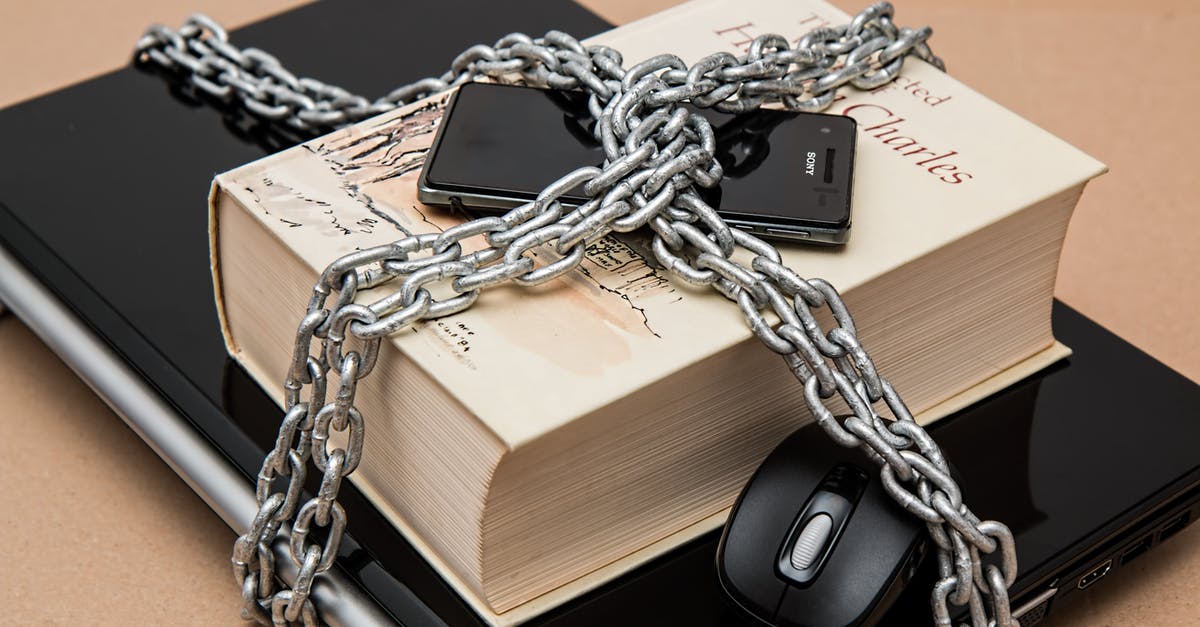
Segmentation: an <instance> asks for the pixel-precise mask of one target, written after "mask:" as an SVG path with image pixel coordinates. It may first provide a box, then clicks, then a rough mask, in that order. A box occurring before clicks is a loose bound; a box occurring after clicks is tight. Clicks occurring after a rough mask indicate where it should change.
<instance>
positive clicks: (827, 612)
mask: <svg viewBox="0 0 1200 627" xmlns="http://www.w3.org/2000/svg"><path fill="white" fill-rule="evenodd" d="M880 483H881V482H879V481H872V482H871V483H870V485H869V486H868V487H867V489H866V490H865V491H864V493H863V496H862V498H861V500H860V501H859V503H858V506H857V507H855V509H854V512H853V513H852V514H851V516H850V518H849V520H848V521H847V523H846V526H845V528H844V529H843V532H842V535H841V537H840V538H838V540H837V543H836V545H835V546H834V547H833V549H832V551H831V553H830V555H829V557H828V558H827V559H826V563H825V565H824V568H823V569H822V570H821V572H820V573H819V575H818V577H817V579H815V580H814V581H813V582H812V583H811V585H810V586H809V587H808V588H800V587H792V588H789V590H788V592H787V593H786V594H785V595H784V598H783V601H782V602H781V603H780V605H779V613H778V615H777V620H778V622H779V623H780V624H788V621H789V620H791V621H792V624H805V625H853V624H860V623H863V622H870V619H871V618H872V617H876V616H879V615H881V613H882V612H883V611H885V610H886V609H887V607H888V606H889V605H890V604H891V602H892V601H894V600H895V594H896V593H898V591H899V590H900V589H901V588H902V586H903V583H904V582H903V581H900V580H901V579H903V578H904V577H905V576H906V574H907V573H908V572H909V570H910V569H909V565H910V561H911V559H912V557H913V556H914V555H915V554H916V553H917V551H916V550H915V549H916V548H917V547H918V546H919V545H920V542H921V540H922V539H923V538H924V526H923V525H922V524H921V523H920V521H919V520H917V519H916V518H915V517H914V516H912V515H911V514H909V513H908V512H906V511H904V510H903V509H902V508H901V507H899V506H898V505H896V503H895V502H894V501H892V500H891V497H890V496H888V495H887V493H886V492H884V490H883V489H882V487H881V485H880Z"/></svg>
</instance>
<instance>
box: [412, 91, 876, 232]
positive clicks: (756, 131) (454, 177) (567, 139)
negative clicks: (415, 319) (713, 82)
mask: <svg viewBox="0 0 1200 627" xmlns="http://www.w3.org/2000/svg"><path fill="white" fill-rule="evenodd" d="M696 111H697V112H698V113H700V114H701V115H703V116H705V117H706V118H707V119H708V120H709V122H710V123H712V125H713V129H714V131H715V133H716V137H717V160H718V161H719V162H720V163H721V166H722V167H723V168H724V171H725V176H724V178H723V179H722V180H721V182H720V184H719V185H717V186H715V187H712V188H707V189H704V188H701V190H700V195H701V197H702V198H704V200H705V201H706V202H708V203H709V204H710V205H711V206H712V207H713V208H715V209H716V210H717V211H718V213H719V214H720V215H721V216H722V217H723V218H724V219H725V221H726V222H728V223H729V224H730V225H731V226H735V227H738V228H741V229H743V230H746V231H749V232H752V233H754V234H755V235H758V236H761V237H768V238H772V239H781V240H787V241H799V242H808V243H818V244H842V243H845V242H846V240H847V239H848V238H849V235H850V191H851V183H852V181H853V177H854V140H855V123H854V120H853V119H851V118H848V117H845V116H838V115H825V114H815V113H794V112H788V111H777V110H767V109H764V110H759V111H755V112H753V113H748V114H742V115H728V114H722V113H718V112H716V111H712V110H708V109H696ZM594 124H595V120H593V119H592V117H591V115H590V113H589V112H588V108H587V95H586V94H584V93H582V92H570V91H558V90H546V89H534V88H530V87H517V86H510V85H495V84H487V83H469V84H466V85H463V86H462V87H461V88H459V90H458V92H457V93H456V94H455V95H454V96H453V98H452V100H451V101H450V102H449V103H448V104H447V107H446V113H445V115H444V117H443V119H442V123H441V125H440V127H439V128H438V132H437V136H436V137H435V139H434V142H433V146H432V148H431V149H430V153H429V156H428V157H427V158H426V160H425V166H424V169H423V170H422V173H421V179H420V183H419V185H418V198H419V199H420V200H421V202H424V203H426V204H430V205H441V206H452V207H457V206H461V207H464V208H467V209H474V210H477V211H492V212H500V211H505V210H508V209H511V208H513V207H516V206H518V205H520V204H522V203H524V202H528V201H530V200H533V199H534V198H536V197H537V194H538V192H540V191H541V190H542V189H543V188H545V186H546V185H548V184H550V183H552V182H553V181H555V180H556V179H558V178H559V177H560V176H562V175H563V174H566V173H567V172H570V171H571V170H574V169H576V168H580V167H584V166H598V165H600V164H601V163H602V162H603V161H604V152H603V150H602V148H601V146H600V143H599V142H598V141H597V140H596V138H595V135H594V134H593V128H594ZM587 200H588V198H587V197H586V196H584V195H583V193H582V190H579V189H575V190H571V192H569V193H568V194H566V195H565V196H563V197H561V198H560V201H561V202H563V203H564V204H566V205H569V206H578V205H580V204H582V203H584V202H586V201H587Z"/></svg>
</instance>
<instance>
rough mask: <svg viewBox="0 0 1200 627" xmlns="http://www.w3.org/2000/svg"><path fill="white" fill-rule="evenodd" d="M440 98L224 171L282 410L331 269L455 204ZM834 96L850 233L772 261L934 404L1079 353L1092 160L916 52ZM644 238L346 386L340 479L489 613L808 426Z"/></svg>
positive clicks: (675, 518)
mask: <svg viewBox="0 0 1200 627" xmlns="http://www.w3.org/2000/svg"><path fill="white" fill-rule="evenodd" d="M847 20H848V17H847V16H846V15H845V14H843V13H842V12H840V11H838V10H837V9H834V8H833V7H831V6H829V5H827V4H824V3H822V2H819V1H816V0H805V1H802V2H782V1H779V0H756V1H754V2H737V3H734V2H731V1H729V0H697V1H694V2H690V3H687V4H683V5H680V6H678V7H675V8H673V9H670V10H668V11H666V12H664V13H660V14H658V15H655V16H651V17H649V18H646V19H644V20H641V21H639V22H635V23H633V24H630V25H628V26H624V27H621V28H618V29H615V30H613V31H610V32H608V33H605V34H603V35H600V36H598V37H595V38H593V39H592V40H589V41H588V42H587V43H603V44H606V45H609V46H612V47H614V48H616V49H617V50H620V51H621V52H622V53H623V55H624V56H625V58H626V59H627V60H628V61H635V60H638V59H642V58H646V57H649V56H652V55H654V54H658V53H662V52H671V53H674V54H677V55H679V56H681V57H682V58H683V59H684V60H685V61H688V62H692V61H695V60H696V59H698V58H700V57H701V56H704V55H706V54H709V53H711V52H713V51H717V50H727V51H729V52H733V53H739V52H741V51H742V50H743V49H744V47H745V46H746V45H747V44H748V43H749V41H750V40H751V39H752V38H753V37H754V36H756V35H758V34H762V33H767V32H779V33H781V34H784V35H785V36H788V37H789V38H793V39H797V40H798V39H799V38H800V36H802V35H803V34H804V33H805V32H807V31H808V30H811V29H812V28H815V27H817V26H821V25H828V24H837V23H844V22H845V21H847ZM447 98H448V95H446V94H443V95H439V96H435V97H432V98H430V99H427V100H425V101H421V102H418V103H415V104H413V105H410V106H407V107H404V108H402V109H398V110H396V111H393V112H390V113H387V114H384V115H381V116H379V117H376V118H373V119H370V120H367V121H365V122H362V123H360V124H357V125H355V126H352V127H348V128H346V129H342V130H340V131H337V132H334V133H332V134H330V135H327V136H325V137H321V138H318V139H315V140H313V141H310V142H308V143H306V144H303V145H301V146H297V147H296V148H293V149H289V150H286V151H283V152H281V153H278V154H275V155H272V156H270V157H267V158H264V159H262V160H259V161H256V162H254V163H252V164H249V165H246V166H244V167H241V168H238V169H236V170H233V171H231V172H227V173H225V174H222V175H220V176H218V177H217V179H216V181H215V182H214V186H213V194H212V203H211V205H212V214H211V215H212V219H211V233H212V262H213V270H214V279H215V284H216V292H217V299H218V306H219V311H220V314H221V319H222V324H223V328H224V332H225V336H226V341H227V344H228V348H229V351H230V354H231V355H233V356H234V358H235V359H237V360H238V361H239V362H240V363H241V364H242V365H243V366H245V368H246V369H247V371H248V372H250V373H251V375H252V376H253V377H255V379H256V380H257V381H259V383H260V384H262V385H263V386H264V388H266V389H267V390H268V391H270V392H271V393H272V394H273V395H274V396H275V398H276V400H278V401H281V400H282V378H283V373H284V372H285V370H286V368H287V364H288V361H289V360H290V354H291V344H292V337H293V334H294V331H295V325H296V323H297V321H298V320H299V318H300V317H301V315H302V314H303V307H304V304H305V303H306V302H307V299H308V294H309V293H310V290H311V287H312V285H313V283H314V282H315V280H316V277H317V275H318V273H319V272H320V271H321V270H322V269H323V268H324V267H325V266H326V264H328V263H329V262H330V261H332V260H334V259H336V258H337V257H339V256H341V255H343V254H345V253H348V252H351V251H353V250H355V249H359V248H366V247H369V246H374V245H377V244H382V243H386V242H388V241H392V240H395V239H398V238H401V237H405V236H407V235H408V234H412V233H425V232H436V231H440V230H443V229H445V228H447V227H449V226H452V225H454V224H456V223H458V222H460V221H461V220H462V219H463V218H462V216H461V215H454V214H452V213H450V212H447V211H443V210H440V209H437V208H432V207H427V206H424V205H422V204H420V203H419V202H418V201H417V200H416V179H417V177H418V175H419V174H420V169H421V166H422V164H423V162H424V157H425V153H426V151H427V149H428V147H429V145H430V143H431V141H432V139H433V134H434V132H435V130H436V128H437V125H438V123H439V121H440V119H441V113H442V111H443V108H444V106H445V103H446V100H447ZM830 113H835V114H841V115H848V116H851V117H853V118H855V119H856V121H857V122H858V129H859V131H858V132H859V133H860V135H859V138H858V155H857V160H856V184H855V186H854V198H853V205H854V209H853V210H854V225H853V228H852V236H851V240H850V242H849V243H848V244H847V245H845V246H843V247H838V248H817V247H805V246H802V245H789V246H784V247H782V248H781V250H782V254H783V257H784V261H785V263H787V265H789V266H790V267H792V268H793V269H795V270H796V271H797V272H799V273H800V274H801V275H802V276H809V277H816V276H819V277H823V278H825V279H827V280H829V281H830V282H832V283H833V284H834V285H835V286H837V287H838V288H839V289H840V290H841V291H842V292H843V294H844V296H845V298H846V302H847V305H848V306H849V307H850V310H851V311H852V312H853V314H854V316H855V321H856V323H857V326H858V328H859V331H860V335H861V339H862V341H863V344H864V346H866V347H867V348H868V349H869V350H870V351H871V353H872V355H873V357H874V358H875V361H876V364H877V365H878V367H879V369H880V371H881V372H882V373H884V374H885V376H887V377H889V378H890V380H891V381H892V383H893V384H894V385H895V386H896V388H897V389H898V390H899V391H900V392H901V393H902V394H903V395H904V398H905V399H906V401H907V402H908V404H909V405H910V407H911V408H912V409H913V410H914V411H916V412H919V413H920V416H919V417H920V419H921V420H923V421H929V420H934V419H936V418H937V417H939V416H942V415H945V414H946V413H948V412H950V411H952V410H954V409H957V408H959V407H962V406H964V405H966V404H968V403H969V402H971V401H974V400H977V399H979V398H982V397H983V396H985V395H986V394H988V393H989V392H991V391H994V390H996V389H998V388H999V387H1002V386H1003V385H1005V384H1006V383H1008V382H1011V381H1014V380H1016V379H1018V378H1020V377H1022V376H1023V375H1024V374H1027V373H1028V372H1030V371H1032V370H1034V369H1037V368H1039V367H1041V366H1042V365H1045V364H1046V363H1048V362H1050V361H1053V360H1054V359H1057V358H1058V357H1061V356H1062V355H1063V354H1065V352H1066V349H1065V348H1064V347H1062V346H1061V345H1058V344H1056V343H1055V341H1054V338H1053V336H1052V334H1051V329H1050V307H1051V302H1052V293H1053V285H1054V278H1055V272H1056V268H1057V258H1058V253H1059V251H1060V249H1061V245H1062V239H1063V235H1064V233H1065V229H1066V225H1067V222H1068V220H1069V218H1070V214H1071V211H1072V209H1073V208H1074V206H1075V203H1076V201H1077V200H1078V198H1079V195H1080V194H1081V193H1082V190H1083V187H1084V185H1085V183H1086V182H1087V181H1088V180H1089V179H1090V178H1092V177H1094V176H1096V175H1098V174H1100V173H1102V172H1103V169H1104V167H1103V165H1102V164H1100V163H1098V162H1097V161H1095V160H1094V159H1091V158H1090V157H1088V156H1086V155H1084V154H1082V153H1081V152H1079V151H1078V150H1076V149H1074V148H1072V147H1070V146H1068V145H1067V144H1065V143H1064V142H1062V141H1060V140H1058V139H1056V138H1055V137H1053V136H1051V135H1050V134H1048V133H1046V132H1044V131H1042V130H1040V129H1038V128H1036V127H1034V126H1033V125H1032V124H1030V123H1028V122H1026V121H1024V120H1022V119H1020V118H1019V117H1017V116H1016V115H1014V114H1013V113H1011V112H1009V111H1007V110H1005V109H1003V108H1002V107H1000V106H999V105H997V104H995V103H993V102H991V101H989V100H987V99H986V98H984V97H983V96H981V95H979V94H977V93H975V92H973V91H971V90H970V89H969V88H968V87H966V86H964V85H962V84H961V83H959V82H957V81H955V80H954V79H953V78H952V77H950V76H949V75H946V74H943V73H942V72H940V71H938V70H936V69H935V68H933V67H932V66H930V65H928V64H926V63H924V62H921V61H918V60H915V59H911V58H910V59H909V60H908V61H907V62H906V65H905V69H904V72H903V73H902V75H901V76H900V77H899V78H898V79H897V80H896V81H895V82H894V83H891V84H888V85H885V86H884V87H881V88H879V89H877V90H875V91H872V92H857V91H853V90H846V91H843V94H842V97H841V98H840V99H839V100H838V101H837V102H835V103H834V105H833V107H832V109H831V110H830ZM643 251H644V246H643V245H641V244H640V243H639V242H638V241H637V240H636V239H627V238H621V239H618V238H607V239H605V240H602V241H600V242H597V243H596V244H594V245H593V246H591V247H590V248H589V250H588V251H587V256H586V258H585V261H584V263H583V264H582V265H581V266H580V268H579V270H578V271H577V272H573V273H571V274H569V275H567V276H564V277H562V278H560V279H558V280H556V281H554V282H552V283H549V284H547V285H544V286H541V287H539V288H535V289H528V288H521V287H501V288H495V289H492V290H489V291H487V292H486V293H484V294H483V296H482V297H481V298H480V299H479V301H478V302H477V303H476V304H475V305H474V306H473V307H472V308H470V309H468V310H467V311H464V312H461V313H459V314H455V315H453V316H449V317H446V318H442V319H438V320H432V321H428V322H425V323H422V324H420V325H418V326H416V327H414V328H412V329H410V330H408V331H405V332H402V333H400V334H398V335H396V336H393V337H391V338H389V339H388V341H386V342H385V343H384V348H383V349H382V352H381V355H380V359H379V365H378V367H377V368H376V370H375V372H374V373H373V374H372V376H371V377H370V378H368V379H367V380H365V381H364V382H363V383H362V384H361V385H360V386H359V394H358V404H359V407H360V408H361V409H362V411H363V414H364V416H365V417H366V422H367V425H368V427H367V431H368V432H369V433H370V435H369V436H367V438H366V444H365V450H364V458H363V462H362V465H361V466H360V468H359V470H358V471H357V472H356V473H355V474H354V475H353V476H352V479H351V480H352V481H354V482H355V484H356V485H357V486H358V487H359V488H360V489H361V490H362V491H363V492H364V493H365V494H367V495H368V497H370V498H371V499H372V501H373V502H374V504H375V505H376V506H377V507H378V508H379V509H380V510H381V511H383V512H385V513H386V514H387V516H388V517H389V518H390V519H391V520H392V522H393V523H394V524H396V525H397V526H398V527H400V528H401V529H403V530H404V531H405V533H406V535H407V536H408V537H410V538H411V539H412V540H413V543H414V544H415V545H416V546H418V548H420V549H421V550H422V552H423V553H424V554H425V556H426V557H427V558H428V559H429V560H430V562H431V563H433V564H434V565H435V567H436V568H438V570H439V572H441V573H442V574H443V575H444V576H445V577H446V579H447V581H449V582H450V583H451V585H452V586H454V587H455V588H456V590H458V591H459V592H460V593H462V594H463V596H464V597H465V598H466V599H468V601H469V602H470V603H472V605H473V606H474V607H475V609H476V610H477V611H479V612H480V614H481V615H482V616H484V617H485V618H486V619H488V620H489V621H491V622H494V623H496V624H511V623H515V622H520V621H521V620H524V619H526V618H528V617H530V616H532V615H535V614H536V613H538V612H540V611H542V610H544V609H545V608H547V607H551V606H553V605H556V604H558V603H561V602H563V601H565V600H567V599H569V598H571V597H572V596H574V595H577V594H578V593H580V592H582V591H584V590H587V589H590V588H592V587H594V586H596V585H598V584H600V583H602V582H603V581H606V580H608V579H610V578H612V577H614V576H616V575H618V574H620V573H622V572H625V571H627V570H628V569H630V568H632V567H633V566H635V565H637V564H639V563H641V562H643V561H645V560H647V559H649V558H650V557H653V556H654V555H656V554H658V553H660V552H662V551H664V550H666V549H669V548H671V547H673V546H677V545H678V544H680V543H682V542H684V541H686V540H688V539H690V538H692V537H695V536H696V535H699V534H700V533H703V532H704V531H707V530H710V529H712V528H715V527H716V526H718V525H720V524H721V522H722V521H723V519H724V516H725V513H726V511H727V509H728V507H729V506H730V505H731V503H732V500H733V498H734V497H735V496H736V494H737V492H738V490H739V488H740V487H741V485H742V484H743V483H744V481H745V480H746V478H747V477H748V475H749V473H750V472H752V471H753V469H754V468H755V467H756V466H757V464H758V462H759V461H761V459H762V458H763V457H764V456H765V454H766V453H767V452H768V451H769V450H771V448H772V447H773V446H774V445H775V444H776V443H778V442H779V441H780V440H781V439H782V438H783V437H784V436H785V435H786V434H788V433H790V432H791V431H792V430H794V429H795V428H796V427H798V426H799V425H801V424H803V423H804V422H805V421H807V420H810V419H811V416H809V415H808V411H807V409H806V408H805V404H804V401H803V394H802V392H803V391H802V389H801V388H800V386H799V385H797V383H796V382H795V379H794V378H793V375H792V374H791V372H790V371H789V370H788V369H787V368H786V367H785V366H784V364H783V363H782V362H781V361H780V360H779V359H778V358H777V357H776V356H775V355H774V354H773V353H771V352H770V351H768V350H766V349H764V348H763V347H762V346H761V345H760V343H759V341H758V340H757V338H755V337H754V336H753V335H752V334H751V332H750V331H749V330H748V328H747V327H746V325H745V323H744V322H743V321H742V319H741V314H740V312H739V311H738V309H737V307H736V306H733V305H732V304H731V303H729V302H728V301H726V300H725V299H724V298H723V297H721V296H720V295H718V294H716V293H715V292H711V291H704V290H699V289H693V288H690V287H688V286H685V285H683V284H681V283H679V282H676V281H673V280H671V279H670V277H669V275H667V274H666V273H665V272H663V271H662V270H661V269H659V268H658V267H656V264H654V262H653V257H652V256H647V255H645V254H643ZM538 256H539V258H540V260H541V263H545V262H547V261H548V260H550V259H551V255H550V253H549V252H548V251H541V252H539V253H538ZM381 289H387V287H386V286H385V287H383V288H381ZM371 296H372V294H371V293H370V292H369V291H368V292H367V293H365V294H364V295H363V296H362V298H364V299H368V298H371ZM825 322H826V324H828V322H829V321H828V320H826V321H825Z"/></svg>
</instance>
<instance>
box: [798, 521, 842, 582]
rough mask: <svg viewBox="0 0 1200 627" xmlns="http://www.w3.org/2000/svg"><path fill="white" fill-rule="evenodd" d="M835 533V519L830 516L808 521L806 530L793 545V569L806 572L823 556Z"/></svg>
mask: <svg viewBox="0 0 1200 627" xmlns="http://www.w3.org/2000/svg"><path fill="white" fill-rule="evenodd" d="M832 532H833V518H831V517H830V516H829V514H824V513H822V514H817V515H816V516H813V517H812V518H810V519H809V520H808V522H807V523H806V524H805V525H804V530H803V531H801V532H800V535H799V536H797V537H796V544H794V545H792V554H791V562H792V568H795V569H796V570H805V569H807V568H808V567H809V566H812V564H813V562H815V561H816V560H817V558H819V557H820V556H821V553H822V550H823V549H824V548H825V545H826V544H828V543H829V535H830V534H831V533H832Z"/></svg>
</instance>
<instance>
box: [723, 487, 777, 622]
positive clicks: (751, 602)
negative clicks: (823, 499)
mask: <svg viewBox="0 0 1200 627" xmlns="http://www.w3.org/2000/svg"><path fill="white" fill-rule="evenodd" d="M761 475H762V473H759V474H758V475H756V477H755V479H754V480H753V481H752V483H751V485H750V486H747V489H746V491H745V492H743V493H742V496H741V498H740V499H739V500H738V503H737V505H736V506H735V507H734V510H733V512H732V513H731V514H730V519H729V523H728V525H727V526H726V528H725V533H724V535H723V536H722V537H721V544H720V546H719V547H718V560H717V562H718V564H719V569H718V572H719V574H720V580H721V584H722V586H724V588H725V590H726V592H728V593H729V596H731V597H733V599H734V600H735V601H737V603H738V604H739V605H741V606H742V607H743V608H744V609H745V610H747V611H749V612H750V613H752V614H754V615H756V616H758V617H759V618H760V619H762V620H765V621H768V622H769V621H770V620H772V619H773V617H774V616H775V608H776V606H777V605H778V604H779V599H780V597H782V595H783V591H784V589H785V588H786V587H787V584H786V583H785V582H784V581H782V580H780V579H779V578H778V577H776V576H775V569H774V564H773V560H772V558H773V557H775V553H776V551H777V550H778V548H779V539H780V538H782V537H784V535H785V534H787V531H788V525H789V524H790V523H791V521H792V518H793V516H794V515H795V509H794V508H795V505H794V504H791V503H790V502H789V499H788V498H786V494H785V495H781V494H780V493H779V492H777V491H775V490H770V489H765V486H764V485H763V484H759V485H758V486H757V488H756V486H755V485H754V484H756V483H758V481H759V480H761V479H764V477H762V476H761ZM772 483H773V482H772ZM774 485H777V484H774Z"/></svg>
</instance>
